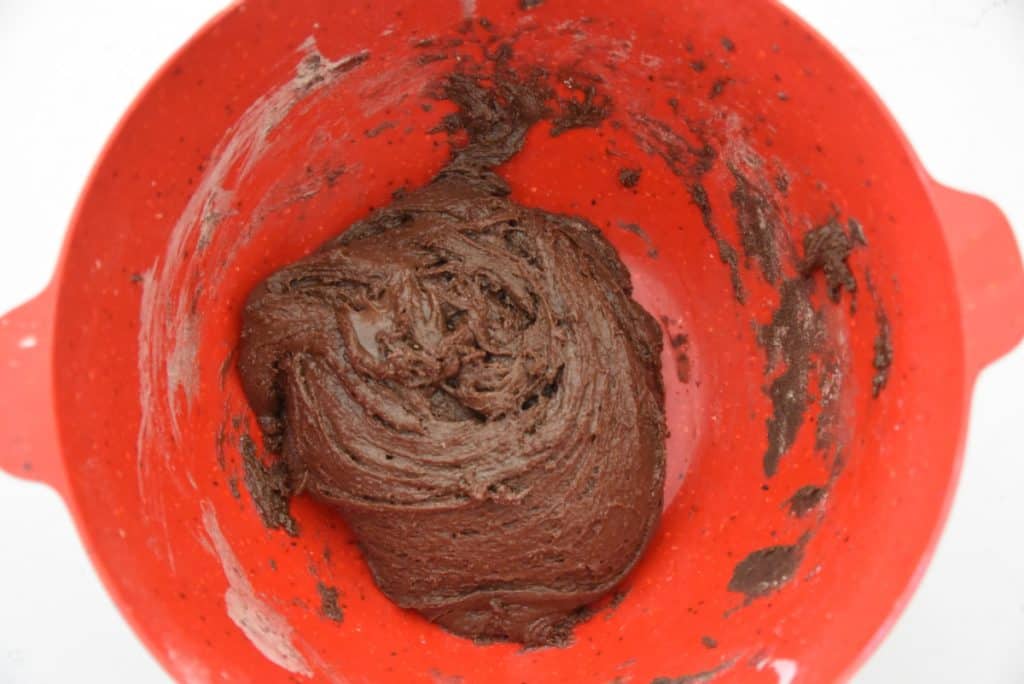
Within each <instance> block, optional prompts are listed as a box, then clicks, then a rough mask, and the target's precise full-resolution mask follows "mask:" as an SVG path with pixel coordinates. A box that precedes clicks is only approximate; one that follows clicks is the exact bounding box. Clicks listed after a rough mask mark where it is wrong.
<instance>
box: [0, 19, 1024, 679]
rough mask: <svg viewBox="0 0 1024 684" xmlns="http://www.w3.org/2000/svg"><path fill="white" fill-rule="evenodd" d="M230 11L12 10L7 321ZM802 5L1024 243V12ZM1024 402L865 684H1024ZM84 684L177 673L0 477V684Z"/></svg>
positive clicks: (3, 159)
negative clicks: (125, 133) (105, 168)
mask: <svg viewBox="0 0 1024 684" xmlns="http://www.w3.org/2000/svg"><path fill="white" fill-rule="evenodd" d="M730 1H741V0H730ZM223 4H224V2H223V0H159V1H155V0H148V1H139V0H90V1H83V2H77V1H72V0H0V211H2V213H0V312H2V311H5V310H8V309H10V308H12V307H14V306H15V305H17V304H18V303H20V302H21V301H23V300H24V299H26V298H28V297H30V296H31V295H33V294H35V293H36V292H37V291H39V290H40V289H42V287H43V286H44V284H45V283H46V281H47V278H48V277H49V274H50V272H51V270H52V268H53V263H54V260H55V258H56V255H57V251H58V249H59V245H60V240H61V237H62V235H63V232H64V228H65V225H66V222H67V220H68V217H69V215H70V212H71V209H72V206H73V204H74V202H75V199H76V197H77V194H78V192H79V190H80V189H81V186H82V183H83V182H84V180H85V178H86V174H87V173H88V171H89V168H90V166H91V165H92V162H93V160H94V159H95V157H96V155H97V154H98V153H99V151H100V148H101V146H102V144H103V142H104V140H105V139H106V137H107V135H108V133H109V132H110V130H111V129H112V127H113V126H114V124H115V122H116V121H117V120H118V118H119V117H120V115H121V113H122V111H123V110H124V109H125V108H126V107H127V106H128V104H129V103H130V102H131V100H132V98H133V97H134V96H135V94H136V93H137V92H138V91H139V89H140V88H141V87H142V86H143V85H144V83H145V82H146V80H147V79H148V78H149V76H150V75H151V74H152V73H153V72H154V70H155V69H156V68H157V67H159V66H160V64H161V63H162V62H163V61H164V60H165V59H166V58H167V57H168V56H169V55H170V54H171V53H172V51H173V50H174V49H176V48H177V47H178V46H179V45H180V44H182V43H183V42H184V41H186V40H187V39H188V37H189V36H190V35H191V34H192V33H193V32H194V31H195V29H196V28H197V27H198V26H200V25H201V24H202V23H203V22H204V21H205V20H206V19H207V18H209V17H210V16H211V15H212V14H214V13H215V12H216V11H217V10H218V9H219V8H220V7H221V6H222V5H223ZM788 4H789V5H790V6H792V7H793V8H794V9H796V10H797V11H798V12H800V13H801V14H802V15H803V16H804V17H805V18H807V19H808V20H809V21H810V22H811V23H812V24H814V25H815V26H816V27H817V28H818V29H819V30H820V31H821V32H822V33H824V34H825V35H826V36H827V37H828V38H829V39H831V40H832V41H833V42H834V43H835V44H836V45H837V46H838V47H839V48H840V50H842V51H843V52H844V53H845V54H846V55H847V57H848V58H849V59H850V60H851V61H852V62H853V63H854V64H855V65H856V66H857V67H858V68H859V69H860V70H861V71H862V73H864V74H865V75H866V76H867V78H868V80H869V81H870V82H871V83H872V84H873V85H874V86H875V88H876V89H877V90H878V91H879V92H880V94H881V95H882V97H883V99H884V100H885V101H886V102H887V103H888V105H889V106H890V108H891V109H892V110H893V112H894V113H895V115H896V117H897V119H899V120H900V122H901V124H902V125H903V127H904V128H905V129H906V131H907V133H908V134H909V136H910V139H911V140H912V142H913V143H914V144H915V146H916V147H917V150H918V152H919V153H920V155H921V157H922V158H923V159H924V162H925V164H926V166H927V167H928V168H929V169H930V170H931V171H932V172H933V173H934V174H935V175H936V176H937V177H938V178H939V179H940V180H942V181H944V182H946V183H948V184H951V185H953V186H955V187H960V188H963V189H968V190H972V191H975V192H978V193H981V194H984V195H986V196H988V197H990V198H992V199H994V200H995V201H996V202H997V203H999V204H1000V205H1001V206H1002V208H1003V209H1004V210H1005V211H1006V213H1007V214H1008V215H1009V217H1010V220H1011V222H1012V223H1013V224H1014V225H1015V226H1016V227H1017V235H1018V240H1020V241H1022V242H1024V0H996V1H994V2H993V1H991V0H859V1H858V2H837V1H835V0H789V1H788ZM869 142H870V141H869ZM155 153H157V154H158V153H159V151H155ZM0 391H4V392H9V391H14V388H7V387H4V388H0ZM1022 392H1024V350H1020V349H1019V350H1018V351H1017V352H1016V353H1015V354H1014V355H1013V356H1011V357H1010V358H1008V359H1005V360H1003V361H1002V362H1000V363H998V364H997V365H995V366H993V367H992V368H990V369H989V370H988V371H987V372H986V373H985V374H984V375H983V377H982V379H981V381H980V383H979V384H978V388H977V393H976V395H975V403H974V412H973V415H972V419H971V424H970V436H969V442H968V454H967V463H966V466H965V469H964V473H963V480H962V483H961V486H960V491H959V495H958V497H957V501H956V504H955V507H954V510H953V515H952V518H951V521H950V524H949V527H948V529H947V531H946V533H945V536H944V538H943V540H942V543H941V545H940V548H939V552H938V555H937V556H936V558H935V561H934V563H933V565H932V566H931V569H930V570H929V572H928V574H927V576H926V577H925V580H924V583H923V585H922V586H921V589H920V590H919V592H918V593H917V595H916V596H915V598H914V600H913V602H912V603H911V605H910V608H909V609H908V611H907V612H906V614H905V615H904V616H903V618H902V619H901V620H900V622H899V623H898V625H897V626H896V629H895V630H894V631H893V633H892V635H891V636H890V637H889V639H888V640H887V641H886V642H885V644H884V645H883V646H882V648H881V650H880V651H879V652H878V653H877V654H876V655H875V656H874V658H873V659H872V660H871V662H870V663H869V664H868V665H867V667H866V668H865V669H864V670H863V672H862V673H861V674H860V675H859V676H858V677H857V680H856V681H857V682H858V683H860V684H878V683H888V682H931V683H933V684H941V683H944V682H972V683H980V684H986V683H991V684H1022V683H1024V496H1022V492H1021V489H1022V487H1024V448H1022V446H1021V444H1024V400H1022V399H1021V393H1022ZM921 457H922V458H927V457H928V455H927V454H921ZM12 521H15V524H11V522H12ZM71 681H76V682H87V681H125V682H135V683H138V684H146V683H149V682H166V681H167V676H166V675H165V674H164V673H163V672H162V671H161V670H160V668H159V667H158V666H157V665H156V663H155V662H154V661H153V659H152V658H151V657H150V656H149V655H148V653H146V652H145V651H144V650H143V648H142V647H141V646H140V645H139V644H138V643H137V642H136V641H135V639H134V637H133V636H132V634H131V632H130V630H129V629H128V628H127V626H126V625H125V624H124V622H123V621H122V620H121V618H120V616H119V615H118V614H117V612H116V610H115V609H114V607H113V605H112V603H111V602H110V600H109V599H108V598H107V596H106V594H105V593H104V592H103V589H102V587H101V586H100V584H99V581H98V580H97V579H96V577H95V575H94V573H93V571H92V568H91V567H90V565H89V562H88V561H87V559H86V557H85V555H84V552H83V551H82V550H81V548H80V546H79V543H78V539H77V537H76V535H75V532H74V529H73V526H72V523H71V520H70V518H69V517H68V514H67V511H66V510H65V509H64V507H63V506H62V504H61V502H60V500H59V499H58V497H57V496H56V495H55V494H54V493H53V492H51V491H49V490H48V489H46V488H44V487H42V486H39V485H30V484H27V483H24V482H21V481H17V480H14V479H12V478H10V477H7V476H5V475H0V683H3V684H7V683H8V682H19V683H20V682H71Z"/></svg>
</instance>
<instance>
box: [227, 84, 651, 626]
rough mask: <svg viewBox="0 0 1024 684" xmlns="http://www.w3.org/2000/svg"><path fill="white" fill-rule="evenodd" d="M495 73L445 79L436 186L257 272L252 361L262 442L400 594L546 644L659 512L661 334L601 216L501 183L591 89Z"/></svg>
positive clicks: (608, 577)
mask: <svg viewBox="0 0 1024 684" xmlns="http://www.w3.org/2000/svg"><path fill="white" fill-rule="evenodd" d="M489 78H490V79H492V80H488V81H487V82H485V81H483V80H481V78H478V77H476V76H472V75H466V74H459V75H455V76H453V77H452V78H451V79H449V81H448V82H447V83H446V84H445V86H444V88H443V92H444V93H445V94H447V96H448V97H449V98H450V99H453V100H455V101H456V103H457V104H459V107H460V111H459V113H458V114H455V115H450V116H449V117H448V118H447V119H446V123H445V130H448V131H449V132H453V131H455V130H458V129H461V130H463V131H465V132H467V133H468V134H469V138H470V144H469V145H468V146H467V147H464V148H462V149H460V150H457V151H456V153H455V154H454V156H453V161H452V163H451V164H450V165H449V166H448V167H447V168H446V170H445V171H443V172H442V173H441V174H440V176H439V177H438V178H437V179H436V180H435V181H434V182H432V183H431V184H430V185H428V186H427V187H424V188H422V189H420V190H416V191H412V192H409V193H407V194H404V195H402V196H401V197H399V198H398V199H396V200H395V201H394V202H393V203H392V204H391V205H390V206H388V207H386V208H384V209H382V210H380V211H377V212H376V213H374V214H372V215H371V216H370V217H369V218H367V219H365V220H363V221H361V222H359V223H356V224H355V225H353V226H352V227H351V228H349V229H348V230H346V231H345V232H344V233H343V234H342V235H341V236H340V237H338V238H336V239H334V240H332V241H330V242H328V243H327V244H325V245H324V246H323V247H321V248H320V249H319V250H318V251H317V252H316V253H314V254H313V255H311V256H309V257H308V258H306V259H303V260H302V261H300V262H298V263H296V264H293V265H291V266H288V267H286V268H284V269H282V270H280V271H278V272H277V273H275V274H274V275H272V276H271V277H270V278H269V279H268V280H266V281H265V282H264V283H262V284H261V285H260V286H258V287H257V288H256V290H255V291H254V292H253V293H252V294H251V295H250V298H249V301H248V304H247V306H246V309H245V318H244V325H243V331H242V344H241V350H240V358H239V368H240V370H241V374H242V380H243V384H244V387H245V391H246V393H247V395H248V398H249V401H250V403H251V405H252V407H253V409H254V411H255V413H256V414H257V416H258V418H259V422H260V425H261V427H262V429H263V432H264V436H265V440H266V443H267V446H268V448H269V449H270V450H271V451H274V452H277V453H280V454H281V455H282V457H283V462H285V463H287V464H288V467H289V469H290V471H291V473H292V481H293V482H295V483H297V485H296V486H297V489H298V490H306V491H309V492H311V493H312V494H313V495H314V496H316V497H318V498H319V499H321V500H323V501H325V502H327V503H329V504H331V505H332V506H334V507H335V508H336V509H337V510H338V511H339V512H340V513H341V515H343V516H344V518H345V520H346V521H347V522H348V524H349V525H350V527H351V529H352V531H353V532H354V534H355V535H356V537H357V538H358V540H359V544H360V546H361V547H362V549H363V552H364V555H365V558H366V561H367V563H368V564H369V566H370V569H371V571H372V572H373V576H374V578H375V580H376V582H377V584H378V585H379V586H380V588H381V589H382V590H383V591H384V593H385V594H387V595H388V596H389V597H390V598H391V599H392V600H393V601H395V603H397V604H398V605H400V606H403V607H406V608H413V609H415V610H417V611H419V612H420V613H422V614H423V615H425V616H426V617H427V618H429V619H430V620H432V621H434V622H437V623H438V624H440V625H442V626H443V627H445V628H447V629H449V630H451V631H452V632H454V633H456V634H460V635H463V636H467V637H470V638H474V639H477V640H484V641H487V640H505V639H507V640H512V641H518V642H522V643H523V644H526V645H528V646H541V645H549V644H559V643H564V642H565V641H566V640H567V638H568V635H569V630H570V628H571V627H572V626H573V624H575V622H577V621H579V620H580V619H582V617H583V615H584V608H585V606H586V605H587V604H589V603H591V602H593V601H594V600H595V599H597V598H599V597H601V596H602V595H604V594H606V593H608V592H609V591H611V590H612V589H614V588H615V586H616V585H617V584H618V583H619V582H620V581H621V580H622V579H623V577H624V576H625V575H626V573H628V572H629V570H630V569H631V568H632V567H633V565H634V564H635V563H636V561H637V560H638V558H639V557H640V555H641V554H642V552H643V550H644V548H645V546H646V544H647V542H648V541H649V540H650V538H651V535H652V533H653V531H654V529H655V526H656V524H657V522H658V518H659V516H660V512H661V500H662V485H663V480H664V470H665V445H664V442H665V434H666V430H665V421H664V396H663V389H662V384H661V368H660V360H659V359H660V352H661V331H660V329H659V326H658V324H657V323H656V321H655V320H654V319H653V318H652V317H651V316H649V315H648V314H647V313H646V312H645V311H644V310H643V309H642V308H641V307H640V306H639V305H638V304H637V303H636V302H635V301H633V299H631V292H632V287H631V284H630V278H629V274H628V272H627V271H626V269H625V267H624V266H623V264H622V262H621V261H620V260H619V258H618V256H617V254H616V253H615V251H614V249H613V248H612V246H611V245H610V244H609V243H608V242H607V241H606V240H605V239H604V238H603V237H602V235H601V234H600V232H599V231H598V230H597V229H596V228H595V227H593V226H592V225H590V224H589V223H587V222H586V221H584V220H582V219H578V218H573V217H568V216H561V215H555V214H550V213H547V212H544V211H540V210H537V209H531V208H527V207H524V206H521V205H519V204H517V203H515V202H513V201H511V200H509V199H508V198H507V194H508V188H507V186H505V184H504V182H503V181H502V180H501V179H500V177H498V176H497V175H496V174H494V173H493V171H491V169H492V168H493V166H495V165H497V164H499V163H501V162H502V161H504V160H505V159H507V158H508V157H509V156H511V155H512V154H514V153H515V152H516V151H517V150H518V149H519V147H521V145H522V140H523V137H524V133H525V129H526V128H527V127H528V126H530V125H532V124H533V123H535V122H536V121H539V120H540V119H541V118H550V119H551V120H553V121H554V122H555V123H556V125H555V129H556V130H555V132H556V133H559V134H560V133H563V132H564V131H565V130H566V126H567V124H568V123H571V122H569V121H568V119H567V118H566V116H567V114H580V120H579V124H578V125H594V124H595V120H594V118H593V117H594V113H593V112H594V108H593V103H594V102H596V101H598V99H599V98H596V97H595V95H594V93H593V92H591V91H587V92H585V93H584V99H583V100H582V101H581V104H580V105H579V107H577V108H573V107H566V106H561V107H558V108H552V107H548V106H545V105H544V101H545V100H546V99H549V98H550V97H552V93H551V92H549V91H545V90H544V89H543V88H540V87H538V85H537V84H536V83H534V82H532V81H531V82H530V83H524V82H522V81H519V80H517V79H516V77H515V76H514V74H512V73H511V72H507V71H506V72H502V73H498V74H497V75H496V76H492V77H489ZM534 78H535V77H534ZM492 85H493V89H491V86H492ZM495 90H497V91H498V92H499V93H500V97H495V96H494V91H495Z"/></svg>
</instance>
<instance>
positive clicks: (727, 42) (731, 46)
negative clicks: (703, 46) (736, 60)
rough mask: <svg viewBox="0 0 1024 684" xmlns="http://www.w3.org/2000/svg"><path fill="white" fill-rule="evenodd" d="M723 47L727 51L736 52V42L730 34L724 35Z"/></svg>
mask: <svg viewBox="0 0 1024 684" xmlns="http://www.w3.org/2000/svg"><path fill="white" fill-rule="evenodd" d="M722 47H724V48H725V49H726V51H727V52H736V43H734V42H732V39H731V38H729V37H728V36H722Z"/></svg>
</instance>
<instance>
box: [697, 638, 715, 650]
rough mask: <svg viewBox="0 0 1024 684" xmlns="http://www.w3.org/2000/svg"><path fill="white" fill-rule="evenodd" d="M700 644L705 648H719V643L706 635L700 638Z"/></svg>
mask: <svg viewBox="0 0 1024 684" xmlns="http://www.w3.org/2000/svg"><path fill="white" fill-rule="evenodd" d="M700 643H702V644H703V645H704V648H718V642H717V641H715V640H714V639H712V638H711V637H709V636H706V635H705V636H702V637H701V638H700Z"/></svg>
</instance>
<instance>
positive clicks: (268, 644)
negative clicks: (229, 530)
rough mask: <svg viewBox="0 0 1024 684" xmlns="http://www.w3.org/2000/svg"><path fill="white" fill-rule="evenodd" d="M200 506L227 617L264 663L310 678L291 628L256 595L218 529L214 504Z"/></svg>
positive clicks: (309, 671)
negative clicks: (218, 566)
mask: <svg viewBox="0 0 1024 684" xmlns="http://www.w3.org/2000/svg"><path fill="white" fill-rule="evenodd" d="M200 506H201V508H202V514H203V527H204V528H205V529H206V534H207V536H208V537H209V540H210V543H211V544H212V545H213V550H214V552H215V553H216V555H217V558H218V560H220V564H221V568H222V569H223V571H224V577H226V578H227V580H228V589H227V591H226V592H225V593H224V603H225V605H226V606H227V611H228V617H229V618H231V621H232V622H234V623H235V624H236V625H237V626H238V628H239V629H241V630H242V632H243V633H244V634H245V636H246V637H247V638H248V639H249V641H250V642H251V643H252V645H253V646H255V647H256V650H258V651H259V652H260V653H262V654H263V655H264V656H265V657H266V658H267V660H269V661H271V662H272V663H274V664H275V665H279V666H280V667H282V668H284V669H285V670H287V671H289V672H292V673H294V674H299V675H302V676H304V677H312V676H313V670H312V669H311V668H310V666H309V663H308V662H307V661H306V658H305V657H304V656H303V655H302V654H301V653H299V651H298V650H297V649H296V648H295V645H294V644H293V642H292V634H293V632H294V630H293V628H292V626H291V625H290V624H289V623H288V621H287V620H286V619H285V618H284V617H283V616H282V615H280V614H279V613H278V612H276V611H275V610H274V609H273V608H272V607H271V606H270V604H269V603H267V602H266V601H264V600H263V599H262V598H260V596H259V595H258V594H257V593H256V590H255V589H254V588H253V586H252V583H251V582H250V581H249V577H248V576H247V575H246V573H245V570H244V568H242V564H241V563H240V562H239V560H238V557H237V556H236V555H235V552H234V550H233V549H232V548H231V545H230V544H229V543H228V540H227V539H226V538H225V537H224V533H223V532H222V531H221V529H220V523H219V522H218V520H217V513H216V511H215V510H214V507H213V504H212V503H210V502H209V501H202V502H201V504H200Z"/></svg>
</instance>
